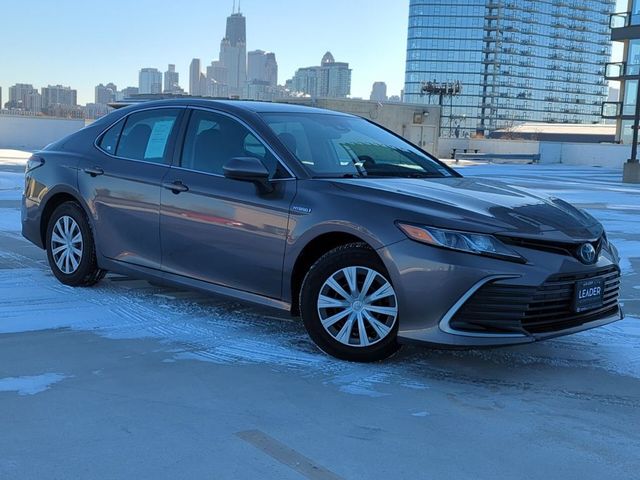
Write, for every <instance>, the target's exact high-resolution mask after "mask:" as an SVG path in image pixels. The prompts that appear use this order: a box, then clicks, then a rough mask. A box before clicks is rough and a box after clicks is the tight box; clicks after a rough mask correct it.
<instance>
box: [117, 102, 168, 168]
mask: <svg viewBox="0 0 640 480" xmlns="http://www.w3.org/2000/svg"><path fill="white" fill-rule="evenodd" d="M180 112H181V110H180V109H157V110H149V111H146V112H140V113H134V114H132V115H129V117H127V120H126V123H125V125H124V128H123V129H122V134H121V135H120V141H119V142H118V146H117V150H116V156H118V157H123V158H130V159H132V160H144V161H146V162H153V163H167V157H168V154H169V148H168V146H169V144H170V143H171V140H172V138H173V132H174V130H175V128H176V123H177V119H178V116H179V115H180Z"/></svg>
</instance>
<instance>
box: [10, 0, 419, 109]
mask: <svg viewBox="0 0 640 480" xmlns="http://www.w3.org/2000/svg"><path fill="white" fill-rule="evenodd" d="M39 3H42V0H35V4H36V6H37V4H39ZM118 3H120V2H118V0H115V1H114V2H112V5H115V6H117V4H118ZM383 4H384V5H386V8H385V9H386V11H387V12H386V14H385V13H382V12H380V11H379V9H371V8H367V5H368V3H367V2H365V1H360V0H356V1H354V2H350V3H349V5H346V6H345V5H344V4H343V3H338V2H337V1H334V0H328V1H327V2H324V3H323V5H322V6H321V7H319V6H314V5H310V6H309V7H308V8H305V11H304V12H301V11H300V9H299V8H297V9H296V8H295V6H296V5H297V3H295V2H293V1H290V0H280V1H279V2H278V4H277V7H278V8H275V9H274V8H273V7H274V5H273V4H271V7H270V8H269V6H267V5H264V3H260V2H258V1H257V0H245V1H244V2H242V13H243V14H244V15H245V16H246V17H247V23H248V25H247V32H248V34H247V51H253V50H258V49H260V50H265V51H267V52H275V53H276V55H277V56H278V68H279V82H278V83H279V84H284V82H285V80H286V79H289V78H292V77H293V76H294V74H295V72H296V70H297V69H299V68H301V67H304V66H306V65H313V64H316V63H317V58H318V57H319V56H321V55H322V54H323V53H324V52H326V51H331V52H332V53H334V55H335V56H336V58H341V59H344V60H345V61H348V62H349V63H350V67H351V68H352V69H353V72H354V73H353V79H352V87H351V96H352V97H361V98H369V94H370V92H371V85H372V84H373V82H375V81H384V82H386V83H387V85H388V89H389V94H390V95H398V94H399V93H400V90H401V89H402V87H403V82H404V51H405V47H406V23H407V12H408V1H403V2H397V0H396V1H391V0H384V1H383ZM151 5H155V4H154V3H152V2H150V1H148V0H143V1H141V2H136V4H135V5H130V4H129V3H128V4H126V6H127V8H128V9H129V11H128V14H131V15H132V16H133V15H135V11H136V10H140V11H146V12H147V14H148V13H149V12H152V15H151V17H153V19H154V21H156V22H157V28H155V27H154V32H157V34H156V36H157V37H158V41H157V42H155V43H157V45H150V44H153V43H154V41H153V38H151V39H149V38H148V37H149V35H147V36H145V35H144V32H131V31H127V32H126V35H124V36H122V35H120V33H119V32H118V34H117V35H115V31H113V23H109V22H106V23H108V25H107V26H105V25H102V24H100V25H97V24H96V23H95V18H94V17H93V16H91V15H90V14H91V9H90V8H88V7H86V5H84V4H83V3H81V2H79V1H77V0H63V1H61V3H60V4H59V8H60V9H65V12H66V11H67V7H68V8H69V10H68V11H69V13H70V14H72V15H73V16H74V17H75V18H76V19H77V20H85V23H82V22H81V23H80V24H79V26H78V28H77V29H74V32H75V34H74V33H71V32H66V31H65V32H62V31H60V29H56V28H55V26H54V25H51V24H50V23H48V22H46V21H44V19H36V23H37V25H33V27H34V28H38V29H43V30H45V31H48V30H56V32H55V33H56V35H54V36H52V38H58V39H59V43H58V45H57V47H56V44H55V43H56V42H52V43H53V45H42V43H37V44H36V42H33V43H32V42H31V40H27V41H25V42H22V44H21V49H17V51H9V52H8V53H7V55H5V57H6V58H5V59H4V60H3V69H2V72H3V73H2V76H1V77H0V87H2V88H3V91H4V92H7V91H8V88H9V87H10V86H11V85H13V84H16V83H31V84H33V85H34V87H36V88H39V87H42V86H46V85H48V84H62V85H69V86H71V87H72V88H74V89H77V90H78V103H80V104H86V103H93V100H94V89H95V87H96V85H99V84H101V83H102V84H106V83H108V82H113V83H115V84H116V85H118V86H119V87H120V88H125V87H128V86H137V85H138V74H139V71H140V70H141V69H142V68H148V67H152V68H157V69H158V70H159V71H161V72H163V71H164V70H165V69H166V67H167V65H168V64H175V65H176V71H177V72H178V73H179V74H180V83H181V86H182V87H183V88H184V89H185V90H187V89H188V88H187V87H188V78H189V64H190V62H191V60H192V59H193V58H201V59H202V64H203V66H206V65H209V64H210V62H211V61H212V60H215V59H217V57H218V53H219V46H220V43H219V42H220V38H223V37H224V35H225V25H226V18H227V16H229V14H230V13H231V11H232V7H233V2H232V1H229V2H219V3H216V4H211V3H209V2H205V1H201V0H194V1H192V2H190V5H189V6H190V7H192V8H190V9H189V12H190V13H189V12H187V13H185V12H182V11H181V12H173V11H172V12H171V14H170V15H169V14H166V11H165V10H162V9H157V8H150V7H151ZM123 6H124V2H123ZM332 6H333V9H332ZM13 9H14V7H13V6H7V7H5V12H7V10H8V11H11V10H13ZM132 9H133V11H132ZM385 9H383V10H385ZM372 10H376V11H375V12H374V11H372ZM196 11H197V15H196V14H194V12H196ZM332 11H333V12H334V13H331V12H332ZM336 11H339V12H340V15H338V16H336V15H335V12H336ZM291 12H300V18H299V19H296V16H295V15H293V14H292V13H291ZM90 16H91V18H89V17H90ZM309 18H314V21H313V22H310V21H309V22H307V21H305V19H309ZM383 22H384V25H385V27H386V28H385V30H386V32H387V34H385V35H379V34H374V33H375V32H372V31H371V27H372V26H376V25H382V24H383ZM188 23H191V24H192V25H187V24H188ZM205 26H206V27H205ZM7 28H8V29H9V32H8V33H9V35H8V36H9V37H11V36H12V34H11V29H12V28H16V26H11V25H10V26H8V27H7ZM176 28H178V29H180V30H182V29H183V28H184V29H185V30H184V32H185V35H182V34H181V36H180V37H176V36H171V37H170V38H171V40H172V41H171V42H162V41H160V40H161V38H162V34H163V33H164V32H170V31H171V30H175V29H176ZM376 28H378V27H376ZM83 29H88V30H89V31H90V32H91V33H87V35H88V36H84V37H83V40H82V41H79V35H81V34H82V30H83ZM327 30H329V31H330V33H331V35H327ZM283 31H287V32H288V34H287V35H282V34H281V33H280V32H283ZM274 32H276V33H274ZM5 33H7V32H6V30H5ZM111 33H113V34H112V35H111ZM147 33H148V32H147ZM14 35H15V36H18V35H20V33H19V32H18V30H16V31H15V32H14ZM109 35H111V37H110V36H109ZM86 38H94V40H92V41H91V42H88V41H87V40H86ZM127 39H129V40H127ZM61 43H65V45H64V47H65V54H64V56H60V55H59V58H57V59H56V58H55V56H53V57H52V55H53V54H48V53H47V52H45V51H43V50H49V49H52V50H56V49H57V50H58V52H59V51H60V44H61ZM67 43H68V45H67ZM87 44H88V45H87ZM128 44H132V45H136V47H135V48H131V47H130V46H129V45H128ZM107 45H109V48H107ZM67 47H68V48H67ZM87 50H95V51H103V52H104V56H103V57H98V56H94V57H92V58H99V61H95V60H93V61H92V63H91V65H90V66H88V65H86V64H83V63H81V62H78V61H77V59H78V58H82V55H81V53H80V52H82V51H87ZM30 58H31V59H32V58H38V62H28V61H27V60H28V59H30ZM5 95H6V94H5ZM5 98H6V97H5ZM4 101H6V99H5V100H4Z"/></svg>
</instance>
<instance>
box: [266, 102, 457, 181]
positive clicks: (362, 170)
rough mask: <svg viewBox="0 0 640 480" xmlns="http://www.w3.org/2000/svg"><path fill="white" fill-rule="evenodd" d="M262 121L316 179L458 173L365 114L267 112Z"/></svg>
mask: <svg viewBox="0 0 640 480" xmlns="http://www.w3.org/2000/svg"><path fill="white" fill-rule="evenodd" d="M262 116H263V119H264V120H265V122H266V123H267V124H268V125H269V127H271V129H272V130H273V131H274V133H275V134H276V135H278V137H279V138H280V140H281V141H282V143H283V144H284V145H285V146H286V147H287V149H288V150H289V151H290V152H291V153H292V154H293V155H294V156H295V157H296V158H297V159H298V161H299V162H300V163H302V164H303V165H304V166H305V167H307V168H308V169H309V170H310V171H311V172H312V174H313V175H314V176H317V177H410V178H438V177H451V176H454V175H455V173H453V171H452V170H450V169H449V168H447V167H446V166H445V165H443V164H441V163H440V162H438V161H437V160H435V159H434V158H431V157H430V156H428V155H426V154H425V153H423V152H421V151H420V150H418V149H417V148H416V147H414V146H413V145H411V144H410V143H408V142H406V141H404V140H403V139H401V138H399V137H397V136H395V135H393V134H391V133H389V132H387V131H386V130H384V129H382V128H380V127H378V126H376V125H374V124H373V123H370V122H368V121H366V120H364V119H362V118H358V117H349V116H342V115H332V114H319V113H268V114H263V115H262Z"/></svg>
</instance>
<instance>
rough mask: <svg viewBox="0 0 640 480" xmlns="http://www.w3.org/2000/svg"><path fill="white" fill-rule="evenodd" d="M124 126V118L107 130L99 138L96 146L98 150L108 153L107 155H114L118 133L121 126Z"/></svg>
mask: <svg viewBox="0 0 640 480" xmlns="http://www.w3.org/2000/svg"><path fill="white" fill-rule="evenodd" d="M123 126H124V119H123V120H120V121H119V122H118V123H116V124H115V125H114V126H112V127H111V128H110V129H109V130H107V131H106V132H105V133H104V134H103V135H102V138H100V141H99V142H98V147H99V148H100V150H103V151H104V152H106V153H108V154H109V155H115V154H116V149H117V148H118V141H119V140H120V134H121V133H122V127H123Z"/></svg>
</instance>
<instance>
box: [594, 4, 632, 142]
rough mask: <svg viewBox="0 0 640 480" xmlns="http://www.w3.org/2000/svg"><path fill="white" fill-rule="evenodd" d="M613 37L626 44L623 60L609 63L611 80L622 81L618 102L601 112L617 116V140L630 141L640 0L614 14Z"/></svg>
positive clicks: (608, 69)
mask: <svg viewBox="0 0 640 480" xmlns="http://www.w3.org/2000/svg"><path fill="white" fill-rule="evenodd" d="M611 39H612V40H613V41H616V42H622V44H623V47H624V48H623V61H622V62H615V63H609V64H607V68H606V77H607V79H608V80H619V81H620V99H621V101H619V102H607V103H605V104H604V107H603V110H602V115H603V116H604V117H605V118H613V119H616V120H617V127H618V128H617V131H616V140H618V141H619V142H620V143H625V144H630V143H632V141H633V140H632V138H633V124H634V116H635V111H636V103H637V100H638V99H637V95H638V81H640V0H629V2H628V4H627V5H626V9H625V10H624V11H622V12H616V13H615V14H613V15H611Z"/></svg>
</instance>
